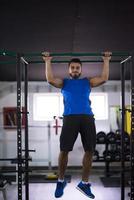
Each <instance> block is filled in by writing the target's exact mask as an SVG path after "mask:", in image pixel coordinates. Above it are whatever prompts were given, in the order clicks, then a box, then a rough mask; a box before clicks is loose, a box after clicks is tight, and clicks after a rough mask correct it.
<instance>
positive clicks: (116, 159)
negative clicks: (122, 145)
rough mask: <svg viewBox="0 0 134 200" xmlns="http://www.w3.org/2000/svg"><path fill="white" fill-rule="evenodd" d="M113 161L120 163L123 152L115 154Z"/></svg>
mask: <svg viewBox="0 0 134 200" xmlns="http://www.w3.org/2000/svg"><path fill="white" fill-rule="evenodd" d="M113 159H114V160H115V161H120V160H121V152H120V151H115V152H113Z"/></svg>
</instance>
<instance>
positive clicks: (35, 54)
mask: <svg viewBox="0 0 134 200" xmlns="http://www.w3.org/2000/svg"><path fill="white" fill-rule="evenodd" d="M43 53H44V52H41V53H25V54H24V56H26V57H34V56H42V54H43ZM103 55H104V52H100V53H86V52H85V53H71V52H69V53H51V52H50V56H52V57H56V56H58V57H68V56H69V57H70V56H76V57H77V56H78V57H79V56H80V57H83V56H95V57H98V56H103ZM112 56H117V57H121V56H130V53H129V52H113V53H112Z"/></svg>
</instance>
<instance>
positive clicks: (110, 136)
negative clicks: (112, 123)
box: [106, 131, 116, 143]
mask: <svg viewBox="0 0 134 200" xmlns="http://www.w3.org/2000/svg"><path fill="white" fill-rule="evenodd" d="M106 139H107V142H108V143H115V141H116V135H115V133H114V132H112V131H111V132H109V133H108V134H107V135H106Z"/></svg>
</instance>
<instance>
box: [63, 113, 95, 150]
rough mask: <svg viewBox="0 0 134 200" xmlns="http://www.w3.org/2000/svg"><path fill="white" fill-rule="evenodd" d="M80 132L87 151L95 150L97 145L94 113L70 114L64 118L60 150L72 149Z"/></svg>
mask: <svg viewBox="0 0 134 200" xmlns="http://www.w3.org/2000/svg"><path fill="white" fill-rule="evenodd" d="M78 133H80V134H81V141H82V144H83V148H84V150H85V151H91V152H93V151H94V150H95V146H96V128H95V120H94V117H93V116H92V115H68V116H64V118H63V127H62V131H61V136H60V150H61V151H72V149H73V146H74V143H75V141H76V139H77V136H78Z"/></svg>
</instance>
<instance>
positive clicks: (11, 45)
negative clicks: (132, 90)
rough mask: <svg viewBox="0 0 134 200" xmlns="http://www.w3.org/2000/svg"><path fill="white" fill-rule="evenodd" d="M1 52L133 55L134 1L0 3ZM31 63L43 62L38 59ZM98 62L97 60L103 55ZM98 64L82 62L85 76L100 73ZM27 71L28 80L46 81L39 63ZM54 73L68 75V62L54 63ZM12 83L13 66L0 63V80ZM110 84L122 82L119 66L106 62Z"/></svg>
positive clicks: (33, 0)
mask: <svg viewBox="0 0 134 200" xmlns="http://www.w3.org/2000/svg"><path fill="white" fill-rule="evenodd" d="M0 50H2V51H3V50H7V51H13V52H21V53H33V52H37V53H41V52H42V51H50V52H55V53H63V52H81V53H82V52H98V53H99V52H103V51H105V50H109V51H112V52H130V53H131V52H133V50H134V2H133V1H132V0H128V1H125V2H123V1H121V0H119V1H118V0H112V1H106V0H102V1H97V0H94V1H90V0H68V1H64V0H57V1H53V0H44V1H43V0H29V1H25V0H23V1H15V0H12V1H10V0H1V2H0ZM124 58H125V57H121V58H120V59H124ZM32 59H33V60H36V59H38V60H42V58H41V57H39V58H32ZM55 59H59V58H58V57H57V58H55ZM62 59H66V58H62ZM67 59H70V58H67ZM88 59H94V58H88ZM95 59H96V58H95ZM97 59H99V60H101V57H99V58H97ZM112 59H114V58H112ZM0 60H1V61H3V60H4V61H8V60H11V61H12V60H13V58H11V57H4V58H3V57H2V56H0ZM101 65H102V63H86V64H84V63H83V76H89V77H90V76H91V77H92V76H95V75H98V74H99V73H101ZM126 68H127V70H126V78H127V79H129V66H127V67H126ZM28 69H29V70H28V71H29V73H28V74H29V80H30V81H43V80H46V78H45V68H44V64H43V63H40V64H30V65H29V66H28ZM53 70H54V74H55V76H56V77H57V76H58V77H61V78H63V77H65V76H68V68H67V65H66V64H53ZM15 80H16V66H15V64H8V65H7V64H0V81H15ZM110 80H120V64H119V63H110Z"/></svg>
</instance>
